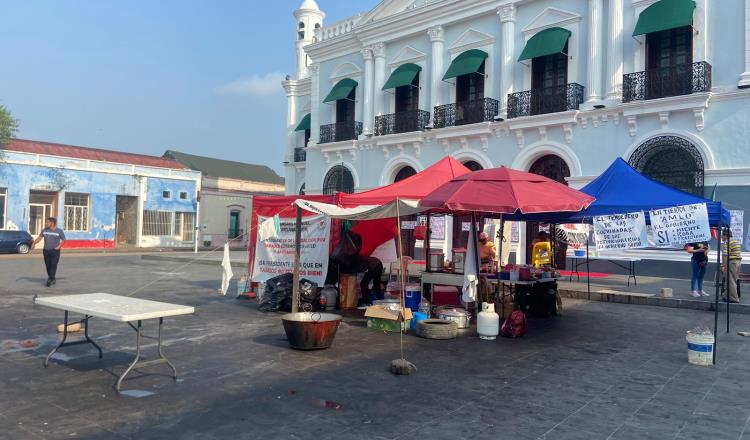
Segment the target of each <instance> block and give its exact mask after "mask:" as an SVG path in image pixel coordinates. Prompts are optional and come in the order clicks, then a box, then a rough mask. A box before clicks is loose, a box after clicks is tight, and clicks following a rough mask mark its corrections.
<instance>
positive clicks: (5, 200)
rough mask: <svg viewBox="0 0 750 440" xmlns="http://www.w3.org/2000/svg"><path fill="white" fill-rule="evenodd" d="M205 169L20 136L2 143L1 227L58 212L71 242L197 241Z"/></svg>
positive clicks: (24, 226) (29, 223)
mask: <svg viewBox="0 0 750 440" xmlns="http://www.w3.org/2000/svg"><path fill="white" fill-rule="evenodd" d="M200 182H201V174H200V173H199V172H195V171H192V170H189V169H187V168H186V167H184V166H183V165H182V164H180V163H178V162H176V161H174V160H172V159H165V158H160V157H152V156H144V155H137V154H129V153H119V152H114V151H106V150H98V149H91V148H83V147H75V146H70V145H60V144H52V143H46V142H36V141H27V140H21V139H14V140H12V141H11V142H10V143H9V144H8V145H7V146H6V147H5V149H3V150H0V229H8V230H27V231H29V232H30V233H31V234H32V235H34V236H36V235H37V234H39V232H40V231H41V229H42V228H43V227H44V219H45V218H47V217H57V218H58V223H59V226H60V227H62V228H63V229H64V230H65V233H66V236H67V238H68V241H67V242H66V245H65V246H66V247H69V248H103V247H107V248H109V247H116V246H132V247H191V246H193V244H194V237H195V225H196V224H197V221H198V211H199V210H198V195H199V193H200Z"/></svg>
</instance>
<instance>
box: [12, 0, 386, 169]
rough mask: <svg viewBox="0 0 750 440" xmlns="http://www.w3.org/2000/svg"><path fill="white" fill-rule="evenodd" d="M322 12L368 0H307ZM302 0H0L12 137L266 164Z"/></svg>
mask: <svg viewBox="0 0 750 440" xmlns="http://www.w3.org/2000/svg"><path fill="white" fill-rule="evenodd" d="M317 1H318V4H319V5H320V7H321V9H322V10H323V11H324V12H326V14H327V17H326V23H332V22H334V21H336V20H339V19H342V18H346V17H349V16H352V15H354V14H356V13H358V12H364V11H367V10H369V9H370V8H372V7H374V6H375V5H376V4H377V3H378V1H377V0H348V1H342V0H317ZM301 3H302V0H275V1H271V2H261V1H259V0H158V1H155V0H117V1H115V0H0V11H2V13H1V14H2V26H0V54H2V55H1V57H2V58H1V61H0V66H1V67H0V104H3V105H5V106H7V107H8V108H9V109H10V110H11V112H13V114H14V116H15V117H16V118H17V119H19V120H20V131H19V133H18V137H21V138H27V139H34V140H45V141H50V142H59V143H68V144H74V145H83V146H91V147H100V148H108V149H117V150H122V151H129V152H135V153H144V154H152V155H161V154H162V153H163V152H164V150H166V149H167V148H171V149H176V150H179V151H184V152H187V153H193V154H200V155H206V156H214V157H220V158H226V159H232V160H239V161H245V162H252V163H261V164H266V165H269V166H271V167H272V168H274V169H275V170H277V171H278V172H281V171H282V169H283V166H282V164H281V162H282V161H283V156H284V152H285V148H286V136H285V130H286V129H285V125H286V97H285V95H284V92H283V89H282V88H281V85H280V79H279V78H280V77H283V74H286V73H293V71H294V38H295V22H294V17H293V16H292V12H293V11H294V10H295V9H296V8H297V7H298V6H299V5H300V4H301Z"/></svg>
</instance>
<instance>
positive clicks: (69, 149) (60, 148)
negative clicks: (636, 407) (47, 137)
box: [4, 139, 189, 170]
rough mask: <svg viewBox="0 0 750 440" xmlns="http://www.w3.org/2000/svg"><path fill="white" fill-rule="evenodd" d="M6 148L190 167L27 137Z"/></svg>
mask: <svg viewBox="0 0 750 440" xmlns="http://www.w3.org/2000/svg"><path fill="white" fill-rule="evenodd" d="M4 149H5V150H8V151H17V152H20V153H31V154H46V155H50V156H59V157H69V158H72V159H83V160H96V161H101V162H114V163H122V164H128V165H138V166H145V167H155V168H170V169H175V170H186V169H189V168H188V167H186V166H185V165H183V164H181V163H180V162H178V161H176V160H174V159H170V158H165V157H156V156H146V155H144V154H133V153H122V152H119V151H111V150H101V149H98V148H87V147H78V146H75V145H65V144H56V143H52V142H40V141H31V140H26V139H11V141H10V142H9V143H8V145H7V146H5V148H4Z"/></svg>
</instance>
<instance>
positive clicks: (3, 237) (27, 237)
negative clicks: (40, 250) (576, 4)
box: [0, 231, 34, 254]
mask: <svg viewBox="0 0 750 440" xmlns="http://www.w3.org/2000/svg"><path fill="white" fill-rule="evenodd" d="M33 241H34V239H33V238H32V237H31V234H29V233H28V232H26V231H0V252H18V253H19V254H28V253H29V252H31V243H32V242H33Z"/></svg>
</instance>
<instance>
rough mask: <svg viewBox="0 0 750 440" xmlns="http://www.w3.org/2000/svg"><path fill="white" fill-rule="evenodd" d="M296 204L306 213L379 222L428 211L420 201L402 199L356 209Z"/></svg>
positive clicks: (304, 202) (304, 203) (303, 203)
mask: <svg viewBox="0 0 750 440" xmlns="http://www.w3.org/2000/svg"><path fill="white" fill-rule="evenodd" d="M294 203H295V204H296V205H297V206H299V207H300V208H302V209H304V210H306V211H310V212H314V213H316V214H323V215H325V216H328V217H331V218H337V219H342V220H379V219H384V218H395V217H398V216H407V215H414V214H419V213H420V212H424V211H426V210H427V208H420V207H419V206H418V205H419V200H402V199H396V200H394V201H393V202H391V203H388V204H385V205H363V206H357V207H356V208H342V207H340V206H338V205H332V204H329V203H321V202H312V201H309V200H302V199H297V200H296V201H295V202H294Z"/></svg>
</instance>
